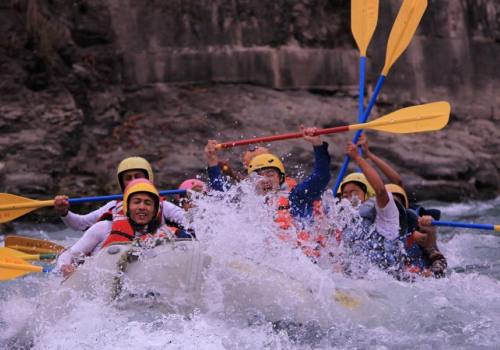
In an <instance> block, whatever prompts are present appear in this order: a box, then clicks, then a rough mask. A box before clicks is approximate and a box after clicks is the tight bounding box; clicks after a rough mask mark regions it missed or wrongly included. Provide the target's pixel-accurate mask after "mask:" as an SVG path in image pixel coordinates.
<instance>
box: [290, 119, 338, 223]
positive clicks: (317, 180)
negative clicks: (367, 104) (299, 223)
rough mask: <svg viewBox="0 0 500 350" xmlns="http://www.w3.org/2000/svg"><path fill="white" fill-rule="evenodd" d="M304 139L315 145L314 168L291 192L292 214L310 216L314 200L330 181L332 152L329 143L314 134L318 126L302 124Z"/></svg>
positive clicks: (318, 197)
mask: <svg viewBox="0 0 500 350" xmlns="http://www.w3.org/2000/svg"><path fill="white" fill-rule="evenodd" d="M301 131H302V132H303V134H304V140H306V141H307V142H309V143H311V144H312V145H313V151H314V168H313V171H312V174H311V175H309V176H308V177H307V178H306V179H305V180H304V181H302V182H300V183H299V184H298V185H297V186H295V187H294V189H293V190H292V192H290V196H289V201H290V206H291V214H292V215H293V216H296V217H302V216H308V215H310V214H311V213H312V207H313V202H314V201H316V200H318V199H320V197H321V195H322V194H323V192H324V191H325V189H326V187H327V186H328V182H329V181H330V160H331V159H330V154H329V153H328V144H327V143H326V142H323V141H322V139H321V137H320V136H313V135H314V132H315V131H316V128H307V129H306V128H304V127H302V126H301Z"/></svg>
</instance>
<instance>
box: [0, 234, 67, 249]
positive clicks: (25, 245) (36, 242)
mask: <svg viewBox="0 0 500 350" xmlns="http://www.w3.org/2000/svg"><path fill="white" fill-rule="evenodd" d="M5 246H6V247H8V248H11V249H16V250H20V251H22V252H24V253H28V254H59V253H60V252H62V251H63V250H64V249H66V248H64V247H63V246H61V245H59V244H57V243H54V242H51V241H47V240H43V239H37V238H31V237H25V236H18V235H9V236H7V237H5Z"/></svg>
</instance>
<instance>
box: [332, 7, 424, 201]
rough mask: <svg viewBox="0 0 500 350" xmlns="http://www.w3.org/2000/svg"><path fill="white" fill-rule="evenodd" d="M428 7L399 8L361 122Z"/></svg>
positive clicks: (338, 181)
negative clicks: (373, 88) (381, 66)
mask: <svg viewBox="0 0 500 350" xmlns="http://www.w3.org/2000/svg"><path fill="white" fill-rule="evenodd" d="M426 8H427V0H404V1H403V4H402V5H401V8H400V9H399V13H398V15H397V17H396V20H395V21H394V24H393V26H392V29H391V33H390V34H389V40H388V42H387V50H386V56H385V64H384V68H383V69H382V72H381V73H380V77H379V78H378V81H377V85H375V90H374V91H373V94H372V96H371V98H370V101H369V102H368V106H367V107H366V110H365V111H364V113H363V118H362V120H361V121H360V122H361V123H365V122H366V121H367V120H368V116H369V115H370V112H371V110H372V108H373V105H374V104H375V101H376V100H377V97H378V95H379V93H380V90H381V89H382V85H383V84H384V81H385V79H386V77H387V74H389V70H390V69H391V67H392V65H393V64H394V62H396V60H397V59H398V58H399V56H401V54H402V53H403V51H404V50H405V49H406V48H407V47H408V45H409V44H410V41H411V39H412V38H413V35H414V34H415V31H416V30H417V26H418V24H419V22H420V19H421V18H422V16H423V14H424V12H425V9H426ZM360 136H361V131H358V132H357V133H356V134H355V135H354V138H353V139H352V143H354V144H356V143H357V142H358V139H359V137H360ZM349 161H350V159H349V157H348V156H346V157H345V158H344V163H343V164H342V167H341V168H340V172H339V175H338V177H337V181H336V182H335V185H334V187H333V193H337V191H338V189H339V186H340V183H341V182H342V179H343V178H344V175H345V173H346V171H347V167H348V166H349Z"/></svg>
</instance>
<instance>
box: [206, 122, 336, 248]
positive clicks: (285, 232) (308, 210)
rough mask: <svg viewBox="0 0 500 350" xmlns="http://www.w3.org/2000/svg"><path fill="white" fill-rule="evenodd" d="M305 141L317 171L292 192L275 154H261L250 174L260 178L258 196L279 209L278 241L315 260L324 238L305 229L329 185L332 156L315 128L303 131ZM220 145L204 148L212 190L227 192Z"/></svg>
mask: <svg viewBox="0 0 500 350" xmlns="http://www.w3.org/2000/svg"><path fill="white" fill-rule="evenodd" d="M301 132H302V134H303V138H304V140H306V141H307V142H309V143H311V144H312V145H313V152H314V168H313V171H312V174H311V175H310V176H308V177H307V178H306V179H305V180H303V181H302V182H300V183H299V184H297V185H296V186H295V187H294V188H293V189H291V190H284V188H285V189H286V186H285V187H283V184H284V182H285V178H286V173H285V166H284V165H283V163H282V162H281V160H280V159H279V158H278V157H277V156H276V155H274V154H271V153H262V154H259V155H257V156H255V157H253V158H252V159H251V160H250V161H249V163H248V170H247V171H248V174H249V175H250V174H253V173H255V174H258V175H259V176H260V177H261V178H260V179H259V180H258V181H257V184H256V192H257V193H258V194H260V195H265V196H266V198H267V199H268V201H267V203H268V204H269V205H271V206H272V207H274V208H276V214H275V222H276V223H277V224H278V226H279V228H280V233H279V235H278V237H279V238H280V239H282V240H285V241H294V240H296V244H297V245H298V246H300V247H302V249H303V250H304V252H305V253H306V255H308V256H309V257H315V256H316V253H317V251H318V247H317V246H316V243H317V242H318V240H320V239H321V238H322V236H321V235H320V234H319V233H316V232H315V233H314V234H310V233H309V232H307V231H306V230H304V228H305V227H306V226H310V224H311V223H312V222H313V221H314V219H315V216H316V215H317V211H316V210H315V208H316V205H315V203H318V201H319V200H320V198H321V195H322V194H323V192H324V191H325V189H326V187H327V186H328V182H329V181H330V154H329V153H328V144H327V143H326V142H323V141H322V139H321V137H320V136H317V135H315V132H316V128H304V127H301ZM216 145H217V142H216V141H215V140H209V141H208V143H207V145H206V147H205V154H206V157H207V161H208V177H209V180H210V182H209V183H210V186H211V188H212V189H214V190H217V191H224V190H225V189H226V188H227V187H228V183H227V182H226V181H225V180H224V178H223V176H222V173H221V169H220V168H219V166H218V159H217V148H216Z"/></svg>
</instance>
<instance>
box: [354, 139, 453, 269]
mask: <svg viewBox="0 0 500 350" xmlns="http://www.w3.org/2000/svg"><path fill="white" fill-rule="evenodd" d="M358 146H360V147H361V148H362V150H363V154H364V155H365V157H366V159H368V160H371V161H372V162H373V164H375V166H376V167H377V168H378V169H379V170H380V171H381V172H382V173H383V174H384V175H385V176H386V177H387V178H388V179H389V181H390V182H391V183H389V184H387V185H386V189H387V190H388V191H389V192H391V193H392V195H393V196H394V199H395V200H396V204H398V209H399V211H400V227H401V228H402V229H403V228H404V232H400V236H401V237H400V239H402V240H403V243H404V247H405V251H406V254H405V255H406V258H405V265H406V270H407V271H409V272H413V273H419V274H421V275H423V276H434V277H436V278H439V277H443V276H444V275H445V273H446V268H447V266H448V263H447V261H446V258H445V257H444V255H443V254H442V253H441V251H440V250H439V248H438V245H437V239H436V232H437V230H436V228H435V227H433V226H431V224H430V223H431V221H432V219H434V220H439V219H440V217H441V212H440V211H439V210H438V209H425V208H423V207H421V206H418V205H413V206H412V205H410V202H409V199H408V195H407V193H406V191H405V189H404V188H403V181H402V179H401V176H400V175H399V173H398V172H397V171H396V170H395V169H394V168H393V167H392V166H391V165H389V163H387V162H386V161H385V160H383V159H382V158H380V157H378V156H377V155H376V154H374V153H373V151H372V150H371V149H370V148H369V147H368V139H367V137H366V135H365V134H363V135H362V136H361V137H360V139H359V141H358Z"/></svg>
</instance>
